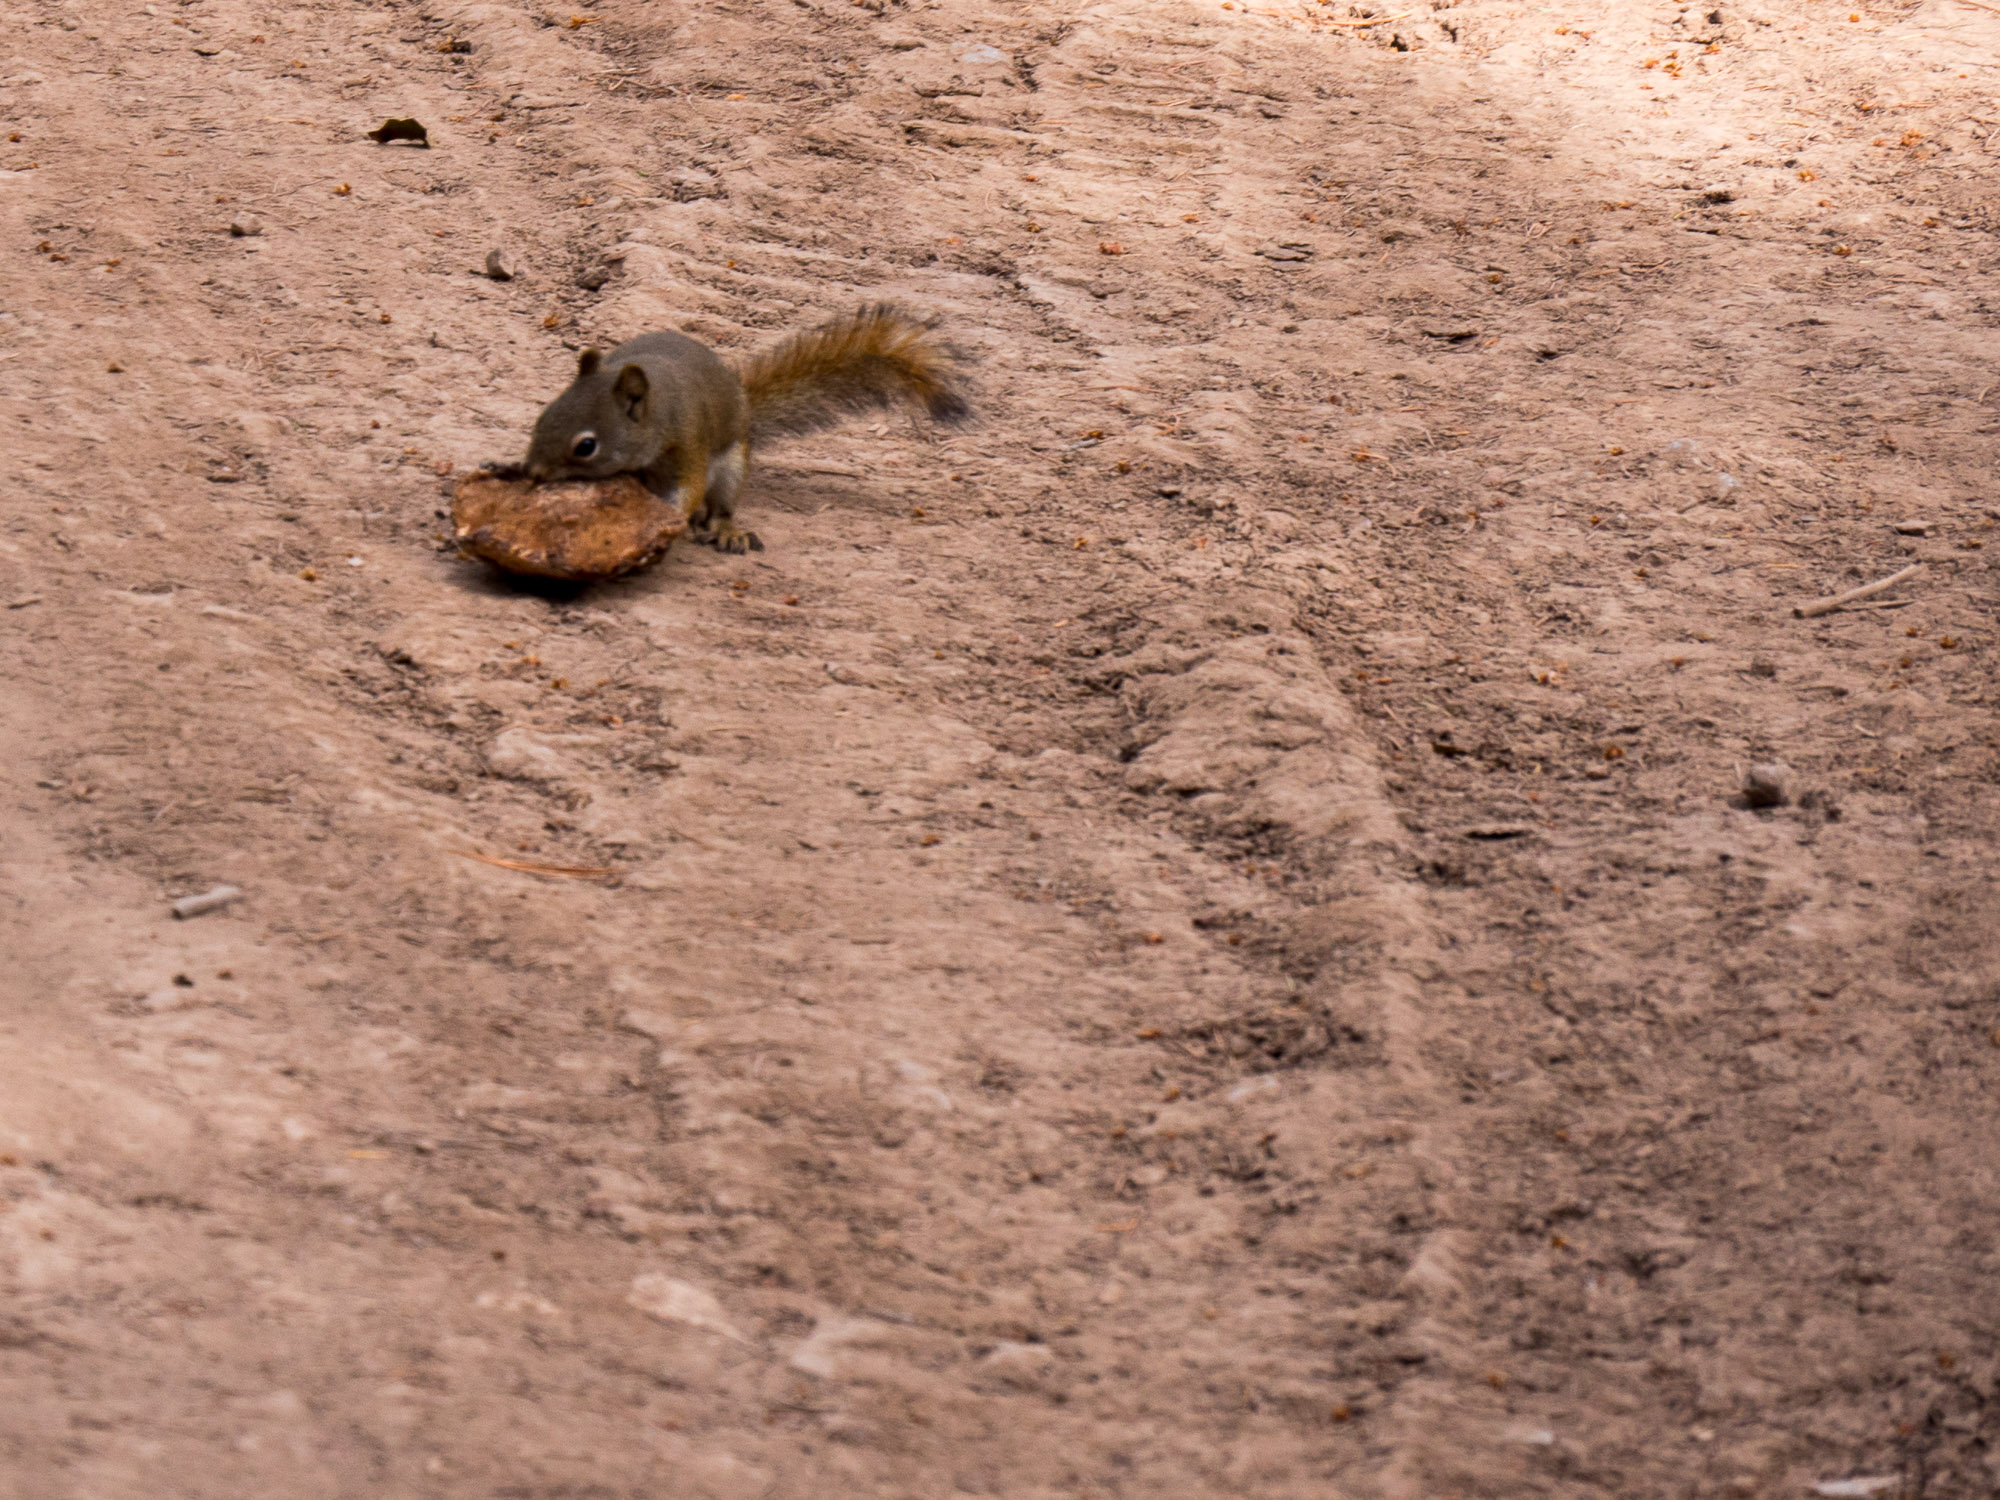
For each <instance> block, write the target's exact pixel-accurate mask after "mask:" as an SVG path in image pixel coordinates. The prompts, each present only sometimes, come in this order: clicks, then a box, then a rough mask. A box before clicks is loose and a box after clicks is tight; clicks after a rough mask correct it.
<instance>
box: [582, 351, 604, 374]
mask: <svg viewBox="0 0 2000 1500" xmlns="http://www.w3.org/2000/svg"><path fill="white" fill-rule="evenodd" d="M603 362H604V354H603V352H602V351H601V350H597V349H586V350H584V351H583V353H582V354H580V355H578V356H577V361H576V378H577V379H579V380H581V379H583V377H584V376H586V375H595V374H596V373H597V367H598V366H599V365H600V364H602V363H603Z"/></svg>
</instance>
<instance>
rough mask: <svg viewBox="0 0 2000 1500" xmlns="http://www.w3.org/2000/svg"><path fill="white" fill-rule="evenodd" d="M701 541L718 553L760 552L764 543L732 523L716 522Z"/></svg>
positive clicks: (752, 532) (753, 534) (756, 536)
mask: <svg viewBox="0 0 2000 1500" xmlns="http://www.w3.org/2000/svg"><path fill="white" fill-rule="evenodd" d="M701 540H702V541H704V542H706V543H708V545H709V546H711V547H713V548H715V550H716V551H718V552H762V551H763V550H764V543H763V542H762V540H760V539H759V537H758V535H757V533H756V532H754V531H745V530H744V529H743V528H742V527H740V526H738V525H737V524H736V523H735V522H734V521H717V522H716V523H715V525H714V527H713V528H712V529H710V530H709V531H707V532H706V533H704V534H703V535H702V537H701Z"/></svg>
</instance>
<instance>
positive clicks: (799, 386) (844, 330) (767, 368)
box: [737, 302, 972, 445]
mask: <svg viewBox="0 0 2000 1500" xmlns="http://www.w3.org/2000/svg"><path fill="white" fill-rule="evenodd" d="M935 326H936V325H935V323H934V322H933V321H932V320H929V319H925V318H920V317H917V316H916V315H915V314H913V313H909V312H906V311H905V310H903V309H902V308H899V307H897V306H895V305H894V304H892V303H887V302H878V303H876V304H874V305H873V306H872V307H864V308H862V309H861V310H860V311H859V312H857V313H854V314H852V315H850V316H848V317H844V318H834V319H832V320H831V321H829V322H826V323H822V324H820V326H819V327H817V328H812V329H808V330H807V331H805V332H804V333H795V334H793V335H792V336H791V337H789V338H787V339H783V340H781V341H780V342H778V343H776V344H773V345H772V346H771V347H770V348H769V349H766V350H764V351H763V352H762V353H760V354H754V355H752V356H751V357H750V358H749V359H747V360H745V361H744V362H743V363H742V364H740V365H739V366H738V367H737V373H738V374H739V375H740V376H741V377H742V380H743V392H744V394H745V395H746V396H748V397H749V398H750V441H751V443H752V444H753V445H756V444H761V443H765V442H769V441H770V440H771V439H773V438H781V437H798V436H801V435H803V434H805V433H808V432H818V431H820V430H821V429H822V428H826V427H831V426H833V425H834V424H835V423H836V422H839V421H840V420H841V419H842V418H843V417H849V416H853V415H855V414H857V413H860V412H865V411H872V410H876V409H880V408H888V407H896V406H911V407H915V408H916V409H918V410H920V411H922V412H923V413H924V414H925V415H927V416H928V417H930V419H931V420H932V421H934V422H942V423H946V424H955V423H959V422H963V421H965V420H966V419H967V418H968V417H970V416H971V415H972V408H971V407H970V406H968V405H967V404H966V400H965V396H964V394H963V392H962V391H961V389H960V387H959V380H958V364H959V358H958V355H957V354H956V352H955V351H953V350H952V349H951V348H950V347H949V346H948V345H946V344H945V343H944V342H943V341H941V340H940V339H938V338H937V337H936V336H935V334H934V331H933V330H934V328H935Z"/></svg>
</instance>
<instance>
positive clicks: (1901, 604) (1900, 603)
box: [1847, 599, 1917, 613]
mask: <svg viewBox="0 0 2000 1500" xmlns="http://www.w3.org/2000/svg"><path fill="white" fill-rule="evenodd" d="M1916 602H1917V601H1916V600H1914V599H1877V600H1876V601H1875V602H1874V603H1873V604H1850V605H1848V606H1847V608H1848V611H1849V613H1852V612H1854V611H1855V610H1861V609H1908V608H1909V607H1910V606H1911V605H1912V604H1915V603H1916Z"/></svg>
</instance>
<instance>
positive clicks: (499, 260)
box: [486, 250, 521, 281]
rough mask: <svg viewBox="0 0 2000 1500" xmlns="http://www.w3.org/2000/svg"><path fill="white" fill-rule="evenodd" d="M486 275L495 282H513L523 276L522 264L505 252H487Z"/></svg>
mask: <svg viewBox="0 0 2000 1500" xmlns="http://www.w3.org/2000/svg"><path fill="white" fill-rule="evenodd" d="M486 274H487V275H488V276H490V277H492V278H493V279H494V280H495V281H512V280H513V279H514V278H515V277H516V276H519V275H520V274H521V265H520V262H519V261H517V260H515V259H514V257H513V256H511V255H509V254H508V253H507V252H506V251H505V250H488V251H487V252H486Z"/></svg>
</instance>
